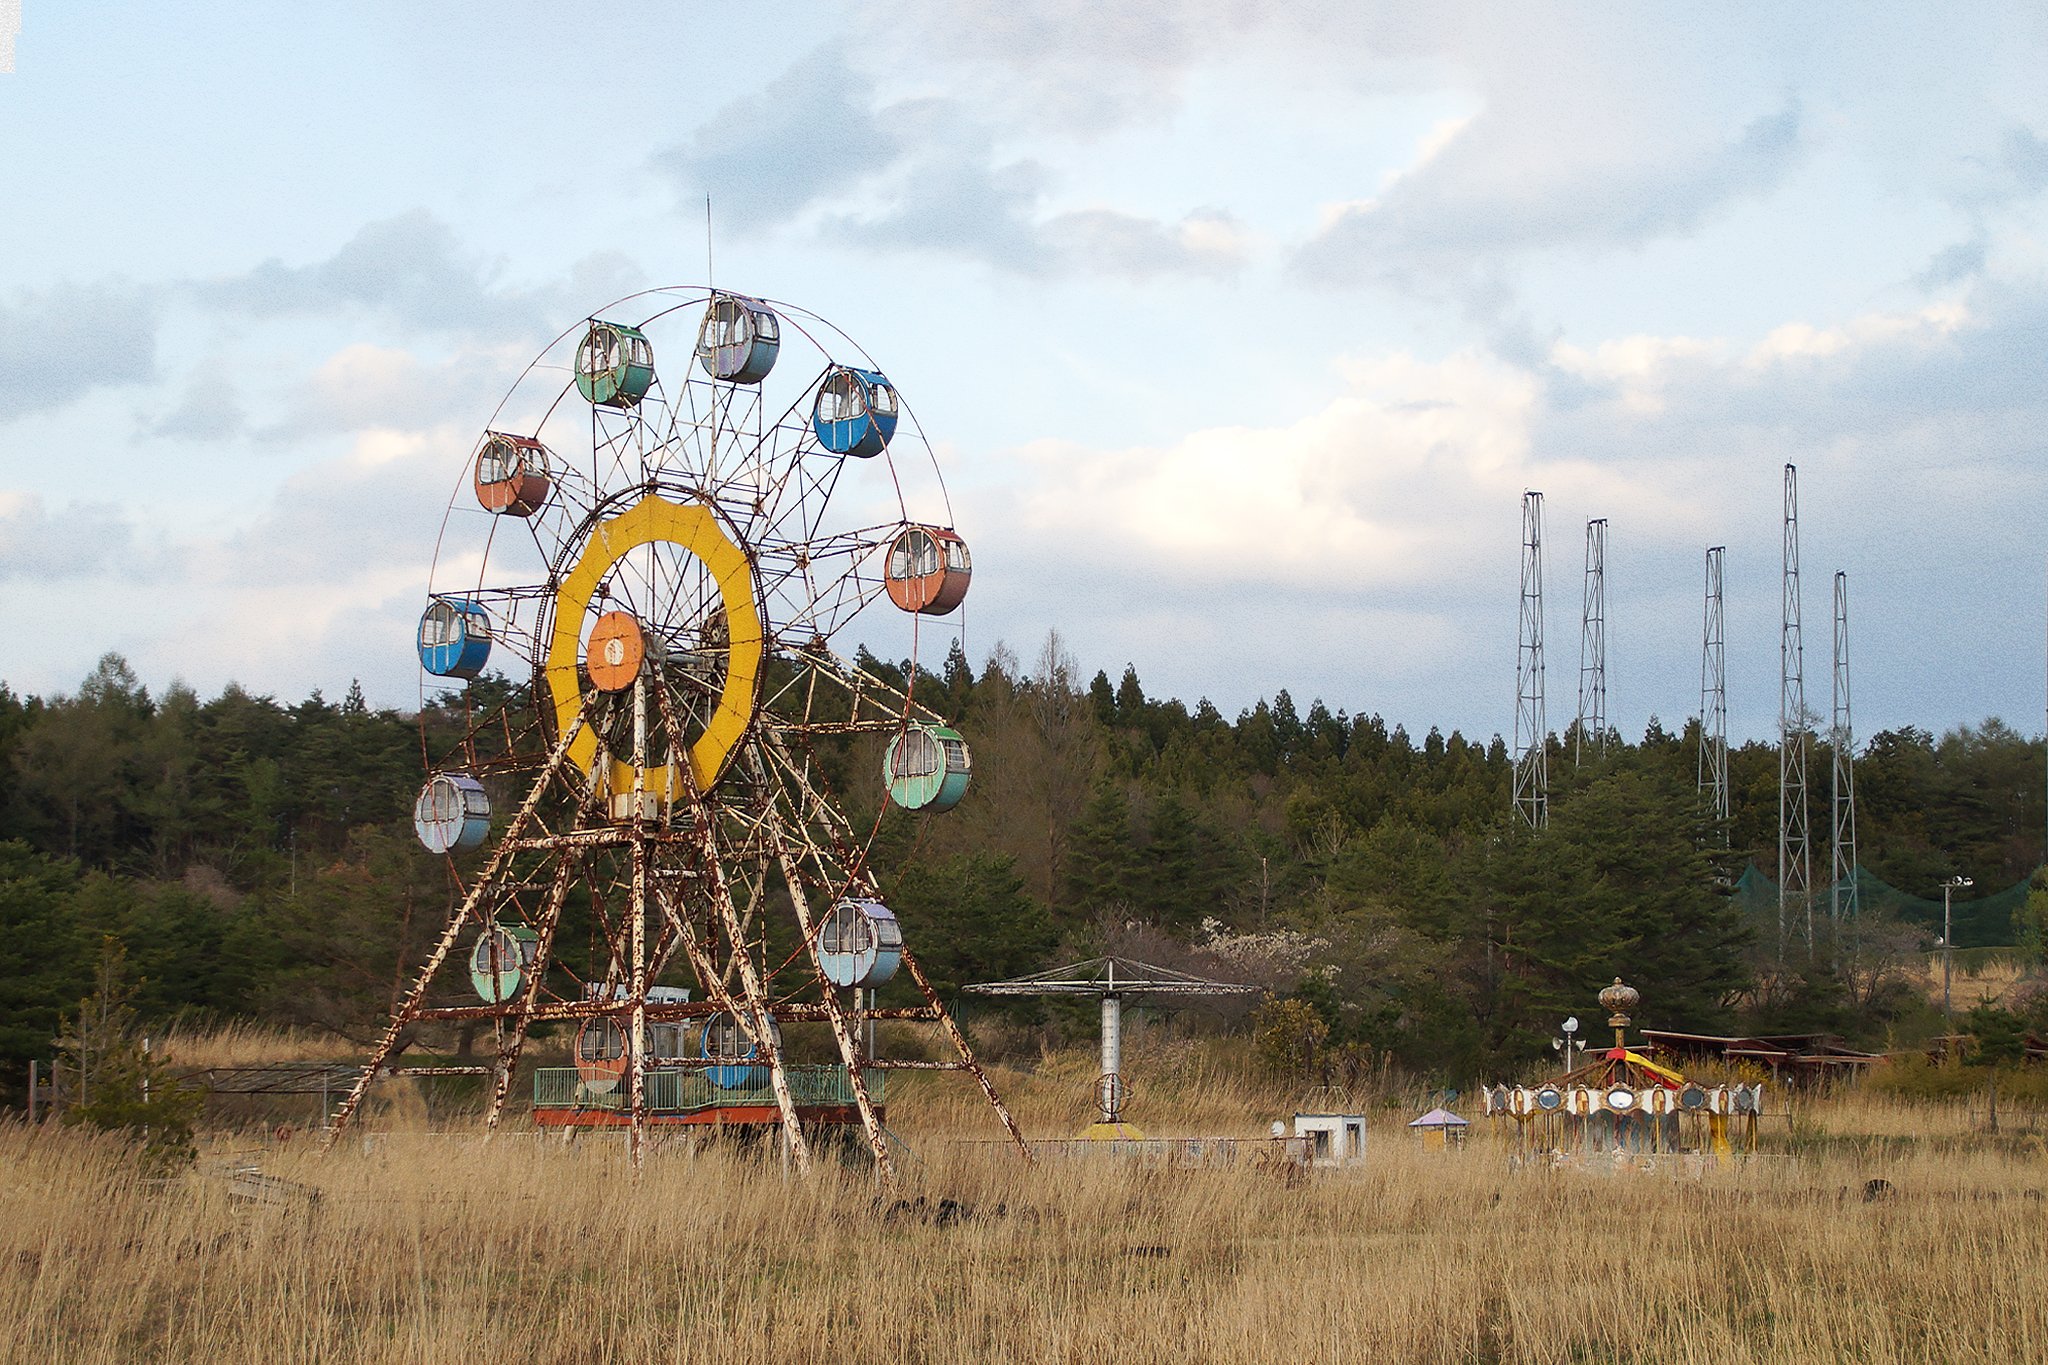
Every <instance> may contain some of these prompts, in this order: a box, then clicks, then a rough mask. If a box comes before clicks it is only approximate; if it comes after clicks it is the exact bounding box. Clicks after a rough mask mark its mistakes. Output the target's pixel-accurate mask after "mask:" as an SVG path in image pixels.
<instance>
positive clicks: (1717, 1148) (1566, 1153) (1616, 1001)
mask: <svg viewBox="0 0 2048 1365" xmlns="http://www.w3.org/2000/svg"><path fill="white" fill-rule="evenodd" d="M1599 999H1600V1004H1601V1006H1602V1007H1603V1008H1605V1009H1606V1010H1607V1011H1608V1013H1609V1018H1608V1020H1607V1023H1608V1026H1609V1027H1610V1028H1612V1029H1613V1030H1614V1046H1613V1047H1611V1048H1609V1049H1607V1050H1606V1051H1604V1052H1599V1053H1596V1054H1595V1055H1594V1057H1593V1058H1592V1060H1590V1061H1588V1062H1586V1063H1584V1064H1583V1065H1581V1066H1576V1067H1571V1066H1569V1065H1568V1069H1567V1070H1566V1071H1565V1073H1564V1074H1563V1075H1561V1076H1557V1077H1555V1078H1553V1079H1551V1080H1549V1081H1545V1082H1543V1083H1542V1084H1540V1085H1534V1086H1529V1085H1496V1086H1489V1087H1487V1088H1486V1090H1485V1094H1484V1098H1485V1103H1486V1114H1487V1117H1488V1118H1489V1119H1492V1120H1493V1121H1494V1122H1495V1124H1496V1125H1498V1124H1499V1123H1500V1122H1502V1121H1505V1120H1512V1121H1513V1122H1514V1124H1515V1132H1514V1134H1513V1137H1512V1138H1511V1141H1512V1142H1513V1143H1514V1146H1515V1150H1516V1152H1517V1153H1518V1154H1519V1155H1521V1156H1524V1157H1538V1158H1543V1157H1547V1158H1550V1159H1551V1160H1555V1161H1571V1160H1578V1159H1583V1158H1585V1157H1587V1156H1593V1155H1607V1156H1612V1157H1613V1158H1615V1159H1616V1160H1617V1161H1621V1162H1626V1161H1628V1160H1629V1159H1630V1158H1634V1157H1648V1156H1654V1155H1658V1154H1666V1153H1668V1154H1673V1155H1676V1154H1680V1153H1686V1154H1696V1155H1711V1156H1728V1155H1732V1154H1733V1153H1734V1152H1736V1151H1737V1150H1738V1148H1739V1149H1740V1150H1743V1151H1752V1152H1753V1151H1755V1150H1756V1140H1757V1118H1758V1116H1759V1115H1760V1114H1761V1113H1762V1112H1763V1101H1764V1088H1763V1086H1762V1085H1761V1084H1758V1085H1743V1084H1738V1085H1708V1084H1705V1083H1702V1082H1699V1081H1694V1080H1690V1079H1688V1078H1687V1077H1686V1076H1685V1075H1684V1074H1683V1073H1681V1072H1679V1071H1677V1070H1675V1069H1673V1068H1671V1067H1667V1066H1664V1065H1661V1064H1660V1063H1658V1062H1654V1061H1652V1060H1650V1058H1649V1056H1648V1055H1646V1054H1647V1052H1648V1051H1649V1049H1647V1048H1645V1049H1643V1050H1641V1051H1638V1050H1636V1049H1633V1048H1631V1047H1629V1045H1628V1036H1627V1035H1628V1026H1629V1023H1630V1019H1629V1011H1631V1010H1633V1009H1635V1008H1636V1006H1637V1005H1639V1004H1641V1003H1642V996H1641V994H1640V993H1639V992H1637V990H1636V989H1635V988H1634V987H1633V986H1627V985H1624V984H1622V980H1621V978H1620V977H1618V976H1617V977H1616V978H1614V984H1613V985H1611V986H1609V987H1608V988H1607V989H1606V990H1603V991H1601V992H1600V996H1599Z"/></svg>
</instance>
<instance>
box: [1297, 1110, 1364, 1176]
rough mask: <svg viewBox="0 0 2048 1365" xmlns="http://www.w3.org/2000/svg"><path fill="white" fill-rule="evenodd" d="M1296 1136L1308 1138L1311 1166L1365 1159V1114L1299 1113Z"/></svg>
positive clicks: (1336, 1164)
mask: <svg viewBox="0 0 2048 1365" xmlns="http://www.w3.org/2000/svg"><path fill="white" fill-rule="evenodd" d="M1294 1135H1295V1136H1296V1137H1298V1138H1307V1139H1308V1140H1309V1164H1310V1165H1312V1166H1330V1167H1339V1166H1354V1165H1357V1164H1358V1163H1360V1162H1362V1161H1364V1160H1365V1115H1363V1114H1296V1115H1295V1116H1294Z"/></svg>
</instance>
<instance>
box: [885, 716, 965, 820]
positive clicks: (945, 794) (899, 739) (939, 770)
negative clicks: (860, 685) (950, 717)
mask: <svg viewBox="0 0 2048 1365" xmlns="http://www.w3.org/2000/svg"><path fill="white" fill-rule="evenodd" d="M973 772H974V761H973V759H972V758H971V757H970V756H969V755H968V752H967V741H966V740H964V739H962V738H961V737H960V732H959V731H957V730H949V729H947V728H946V727H945V726H943V725H938V726H933V725H913V726H911V727H910V728H909V729H907V730H905V731H904V732H903V733H902V734H900V735H898V736H896V738H894V739H892V740H890V741H889V750H888V752H887V753H886V754H885V755H883V758H882V781H883V783H884V784H885V785H886V786H887V787H888V789H889V799H890V800H891V801H894V802H895V803H896V804H897V805H899V806H901V807H903V809H905V810H931V811H939V810H951V809H953V807H955V806H957V805H959V804H960V798H961V797H963V796H965V795H967V781H968V778H969V777H971V776H972V775H973Z"/></svg>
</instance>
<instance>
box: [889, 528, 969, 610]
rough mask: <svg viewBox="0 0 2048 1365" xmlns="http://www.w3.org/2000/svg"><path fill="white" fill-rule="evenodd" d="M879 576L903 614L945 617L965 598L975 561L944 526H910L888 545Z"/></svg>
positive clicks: (953, 534) (962, 541)
mask: <svg viewBox="0 0 2048 1365" xmlns="http://www.w3.org/2000/svg"><path fill="white" fill-rule="evenodd" d="M882 577H883V579H884V581H885V582H886V583H887V585H888V589H889V600H890V601H891V602H894V603H895V604H896V605H897V606H899V607H901V608H903V610H905V611H914V612H920V613H922V614H923V615H926V616H944V615H945V614H946V613H947V612H949V611H951V610H953V608H955V607H957V606H959V605H960V604H961V602H963V601H965V600H966V598H967V584H968V580H969V579H971V578H973V577H974V562H973V560H971V559H970V558H968V555H967V542H966V541H964V540H962V539H961V538H960V537H959V536H958V535H956V534H955V533H954V532H952V531H950V530H948V529H946V528H945V527H943V526H911V527H908V528H906V529H905V530H904V531H903V533H902V534H901V535H899V536H897V537H896V539H895V541H894V542H893V543H891V545H890V546H889V558H888V562H887V564H886V565H885V566H884V568H883V572H882Z"/></svg>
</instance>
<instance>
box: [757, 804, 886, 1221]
mask: <svg viewBox="0 0 2048 1365" xmlns="http://www.w3.org/2000/svg"><path fill="white" fill-rule="evenodd" d="M768 828H769V840H770V842H771V843H772V845H773V846H774V849H775V857H776V861H777V862H779V863H780V864H781V865H782V879H783V881H785V882H786V883H788V885H789V899H790V902H791V903H792V904H793V905H795V906H796V921H797V927H798V928H799V929H801V930H802V931H803V936H804V942H805V943H806V944H807V945H810V944H815V942H816V938H815V934H816V931H815V930H814V929H813V928H812V926H811V912H810V906H809V902H808V901H806V900H805V898H804V886H803V880H802V878H800V877H799V876H798V875H797V869H796V863H795V861H794V860H793V859H792V858H791V857H790V856H789V847H788V845H787V844H786V843H785V842H784V841H783V837H782V822H781V821H780V820H779V819H777V818H776V817H775V815H774V813H773V812H772V811H771V812H770V815H769V826H768ZM817 963H818V958H817V954H816V953H815V952H813V953H812V954H811V970H812V971H813V972H815V973H816V974H817V978H818V994H819V997H820V998H821V999H823V1000H824V1002H825V1017H826V1019H827V1020H828V1021H829V1022H830V1023H831V1025H832V1037H833V1038H834V1040H836V1041H837V1042H838V1044H839V1055H840V1057H841V1058H843V1059H844V1060H845V1062H846V1077H847V1082H848V1084H849V1085H850V1086H851V1087H852V1089H853V1102H854V1104H855V1106H856V1107H858V1108H859V1110H860V1126H861V1128H862V1129H863V1130H864V1131H865V1132H866V1134H867V1139H868V1148H869V1150H870V1151H872V1152H873V1153H874V1154H875V1170H876V1171H877V1173H879V1174H880V1176H881V1178H882V1185H883V1187H884V1188H886V1189H891V1190H893V1189H895V1188H896V1167H895V1164H894V1163H893V1162H891V1161H890V1160H889V1140H888V1137H887V1135H886V1134H885V1133H884V1132H883V1131H882V1120H881V1118H880V1117H879V1116H878V1115H877V1114H876V1113H875V1102H874V1099H873V1098H872V1097H871V1096H870V1095H869V1094H868V1082H867V1076H866V1074H865V1073H864V1072H863V1071H862V1069H861V1058H860V1045H859V1044H858V1043H857V1042H856V1041H855V1040H854V1037H853V1035H852V1033H850V1032H849V1031H848V1030H847V1027H846V1015H845V1012H844V1011H843V1010H842V1009H841V1008H840V1004H839V995H838V992H836V991H835V990H833V989H832V983H831V982H829V981H827V980H826V979H825V973H824V970H823V969H822V968H820V967H819V966H818V965H817Z"/></svg>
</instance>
